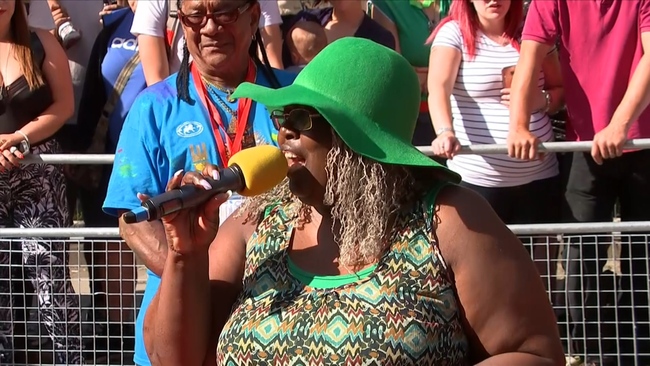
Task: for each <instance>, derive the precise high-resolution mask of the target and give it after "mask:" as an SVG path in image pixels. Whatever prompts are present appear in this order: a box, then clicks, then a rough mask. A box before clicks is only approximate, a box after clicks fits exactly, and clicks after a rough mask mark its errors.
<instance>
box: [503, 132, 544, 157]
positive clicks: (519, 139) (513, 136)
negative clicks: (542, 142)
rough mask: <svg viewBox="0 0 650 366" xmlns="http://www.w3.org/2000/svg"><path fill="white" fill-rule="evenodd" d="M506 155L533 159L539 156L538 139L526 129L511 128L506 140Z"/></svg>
mask: <svg viewBox="0 0 650 366" xmlns="http://www.w3.org/2000/svg"><path fill="white" fill-rule="evenodd" d="M506 144H507V145H508V156H510V157H511V158H515V159H521V160H535V159H538V158H539V157H540V155H541V154H540V153H539V139H538V138H537V136H535V135H533V134H532V133H530V131H528V130H526V129H511V130H510V132H509V133H508V139H507V140H506Z"/></svg>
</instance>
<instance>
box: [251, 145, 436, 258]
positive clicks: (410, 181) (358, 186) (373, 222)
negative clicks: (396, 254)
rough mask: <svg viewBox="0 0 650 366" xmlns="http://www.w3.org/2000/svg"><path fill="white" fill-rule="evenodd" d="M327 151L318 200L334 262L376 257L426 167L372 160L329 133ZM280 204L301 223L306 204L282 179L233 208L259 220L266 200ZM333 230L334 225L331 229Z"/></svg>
mask: <svg viewBox="0 0 650 366" xmlns="http://www.w3.org/2000/svg"><path fill="white" fill-rule="evenodd" d="M332 135H333V137H332V148H331V149H330V151H329V153H328V154H327V164H326V167H325V169H326V171H327V177H328V179H327V185H326V190H325V197H324V202H323V203H324V204H325V205H326V206H329V207H331V212H332V219H333V221H334V222H335V223H337V224H338V225H337V227H340V228H339V229H338V231H335V232H336V233H337V234H338V235H336V238H337V242H338V244H339V248H340V249H339V261H340V262H341V263H343V264H344V265H349V266H359V265H365V264H370V263H373V262H376V261H377V260H378V259H379V258H380V257H381V255H382V252H383V251H384V250H385V249H386V247H387V245H390V241H391V238H392V236H393V228H394V225H393V223H394V222H395V219H396V218H397V215H398V214H399V213H400V212H402V211H404V212H411V211H412V208H413V204H414V203H415V202H416V201H418V200H419V199H420V198H421V197H422V196H423V194H424V193H425V191H426V189H427V188H430V187H431V185H432V184H433V182H434V181H435V173H433V174H432V172H431V171H432V170H431V169H422V170H417V169H416V168H413V167H407V166H401V165H390V164H382V163H378V162H376V161H374V160H371V159H369V158H366V157H363V156H361V155H359V154H357V153H355V152H354V151H352V150H351V149H350V148H349V147H348V146H347V145H346V144H345V143H344V142H343V141H342V140H341V139H340V138H339V137H338V135H336V134H335V133H334V132H332ZM274 204H279V205H282V206H283V209H284V210H285V212H286V214H287V215H289V216H290V217H292V219H294V220H296V225H297V226H300V225H303V224H305V223H307V222H309V220H310V214H311V208H310V207H309V206H307V205H305V204H303V203H302V202H301V201H300V200H299V199H298V198H296V197H295V196H293V194H292V193H291V191H290V190H289V182H288V179H285V180H284V181H283V182H282V183H281V184H280V185H278V186H276V187H275V188H274V189H273V190H271V191H269V192H267V193H266V194H263V195H260V196H256V197H252V198H249V199H248V200H246V201H245V202H244V203H243V204H242V207H241V209H240V210H239V212H240V215H243V214H244V213H245V214H246V215H247V217H246V221H251V220H260V218H261V217H262V215H263V213H264V210H265V209H266V208H267V207H268V206H269V205H274ZM332 229H333V230H334V228H332Z"/></svg>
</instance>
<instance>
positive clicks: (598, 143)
mask: <svg viewBox="0 0 650 366" xmlns="http://www.w3.org/2000/svg"><path fill="white" fill-rule="evenodd" d="M626 142H627V128H626V126H625V125H624V124H622V123H615V122H611V123H610V124H609V125H608V126H607V127H605V128H604V129H602V130H601V131H600V132H598V133H597V134H596V135H595V136H594V141H593V144H592V146H591V157H592V158H593V159H594V161H595V162H596V164H598V165H601V164H602V163H603V159H612V158H617V157H619V156H621V155H623V146H625V143H626Z"/></svg>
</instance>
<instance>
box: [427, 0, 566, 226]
mask: <svg viewBox="0 0 650 366" xmlns="http://www.w3.org/2000/svg"><path fill="white" fill-rule="evenodd" d="M523 8H524V4H523V1H522V0H459V1H454V2H453V3H452V5H451V9H450V13H449V16H448V17H447V18H446V19H445V20H444V21H443V22H442V23H441V24H440V25H439V26H438V27H437V28H436V29H435V30H434V31H433V33H432V35H431V37H429V41H430V42H432V49H431V57H430V61H429V62H430V64H429V70H435V72H430V73H429V75H428V88H429V100H428V102H429V110H430V113H431V119H432V122H433V125H434V128H435V132H436V135H437V137H436V139H435V140H434V141H433V142H432V148H433V152H434V154H436V155H437V156H441V157H445V158H448V159H450V160H449V161H448V162H447V164H448V166H449V168H450V169H451V170H453V171H455V172H457V173H459V174H460V175H461V176H462V178H463V182H462V183H461V184H462V185H464V186H465V187H468V188H471V189H473V190H475V191H477V192H478V193H480V194H481V195H482V196H483V197H485V198H486V199H487V200H488V201H489V202H490V204H491V205H492V207H493V208H494V210H495V211H496V212H497V214H498V215H499V216H500V217H501V219H502V220H503V221H504V222H506V223H507V224H528V223H548V222H557V220H558V219H559V210H558V207H559V206H560V205H559V203H560V199H561V187H560V178H559V170H558V163H557V159H556V157H555V155H554V154H546V156H543V157H541V158H540V159H538V160H533V161H522V160H517V159H512V158H509V157H508V156H507V155H487V156H479V155H459V156H456V153H457V152H458V150H459V148H460V146H461V145H476V144H505V143H506V140H507V138H508V127H509V110H508V104H509V100H510V89H509V86H510V85H509V83H510V80H511V78H512V75H513V73H514V65H516V63H517V61H518V60H519V41H518V38H519V33H520V29H521V23H522V19H523V12H524V9H523ZM532 103H533V106H534V110H535V112H533V113H532V115H531V120H530V123H531V132H532V133H534V134H535V135H536V136H537V137H538V138H539V140H540V141H542V142H547V141H551V140H552V139H553V129H552V127H551V121H550V119H549V114H552V113H554V112H556V111H558V110H559V109H560V108H561V107H562V106H563V104H564V91H563V87H562V78H561V75H560V66H559V61H558V57H557V52H556V50H553V51H552V52H550V53H549V54H548V56H547V57H546V60H545V62H544V66H543V69H542V70H541V72H540V74H539V79H538V83H537V90H536V91H535V93H534V100H533V101H532ZM553 201H554V202H555V203H557V204H548V202H553Z"/></svg>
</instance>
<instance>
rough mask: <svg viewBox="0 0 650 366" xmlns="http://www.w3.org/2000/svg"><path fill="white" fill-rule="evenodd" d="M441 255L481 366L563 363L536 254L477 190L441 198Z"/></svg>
mask: <svg viewBox="0 0 650 366" xmlns="http://www.w3.org/2000/svg"><path fill="white" fill-rule="evenodd" d="M438 203H439V205H440V209H439V212H438V217H439V220H440V223H439V224H438V228H437V236H438V240H439V246H440V250H441V252H442V254H443V257H444V258H445V260H446V262H447V264H448V265H449V267H450V269H451V271H452V272H453V276H454V279H455V285H456V291H457V294H458V298H459V300H460V308H461V311H462V314H463V318H464V328H465V333H466V334H467V336H468V339H469V343H470V361H471V362H472V364H476V365H482V366H483V365H520V366H536V365H539V366H542V365H549V366H556V365H557V366H561V365H564V363H565V360H564V352H563V350H562V345H561V343H560V336H559V333H558V329H557V321H556V319H555V315H554V314H553V309H552V307H551V304H550V302H549V300H548V297H547V295H546V291H545V290H544V285H543V283H542V281H541V279H540V276H539V274H538V273H537V270H536V269H535V266H534V264H533V262H532V260H531V259H530V256H529V254H528V252H527V251H526V249H525V248H524V246H523V245H522V243H521V242H520V241H519V240H518V239H517V237H516V236H515V235H514V234H513V233H512V232H511V231H510V230H509V229H508V228H507V226H506V225H505V224H504V223H503V222H501V220H500V219H499V218H498V216H497V215H496V213H494V211H493V210H492V208H491V207H490V205H489V204H488V202H487V201H486V200H485V199H483V197H481V196H479V195H478V194H477V193H475V192H473V191H470V190H468V189H465V188H461V187H456V186H454V187H449V188H447V189H445V190H443V191H442V193H441V195H440V198H439V200H438Z"/></svg>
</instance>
